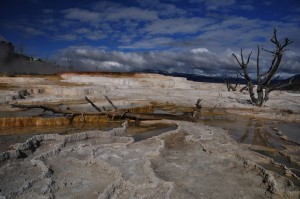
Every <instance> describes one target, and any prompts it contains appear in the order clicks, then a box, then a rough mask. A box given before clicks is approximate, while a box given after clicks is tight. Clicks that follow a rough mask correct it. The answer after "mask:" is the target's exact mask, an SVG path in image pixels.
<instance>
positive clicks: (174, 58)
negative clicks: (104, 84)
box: [56, 46, 300, 76]
mask: <svg viewBox="0 0 300 199" xmlns="http://www.w3.org/2000/svg"><path fill="white" fill-rule="evenodd" d="M250 51H251V49H245V50H244V55H245V56H246V55H248V53H249V52H250ZM232 53H235V54H237V55H238V56H239V53H240V52H239V51H234V50H231V49H227V50H225V51H223V52H222V53H215V52H211V51H209V50H208V49H206V48H201V47H200V48H195V49H192V50H190V51H184V52H182V51H181V52H170V51H160V52H155V51H148V52H120V51H106V50H103V49H98V48H93V47H91V46H73V47H70V48H67V49H62V50H60V52H59V53H58V54H57V55H56V60H58V61H59V62H60V63H61V64H64V65H66V64H67V63H66V62H65V61H66V60H67V56H69V55H70V54H72V57H73V60H72V61H73V63H74V66H76V70H82V71H94V70H98V71H118V72H129V71H145V70H163V71H168V72H180V73H189V74H195V73H197V74H201V75H210V76H234V75H235V74H236V71H237V70H238V69H239V66H238V64H237V63H236V61H235V60H234V58H233V56H232ZM262 55H263V56H262V57H261V65H262V71H264V70H267V69H268V67H269V65H270V63H271V62H270V61H271V57H269V58H268V55H267V54H262ZM269 56H270V55H269ZM285 57H286V58H284V59H283V61H282V68H281V73H282V74H285V75H287V74H290V75H291V74H293V72H295V71H297V72H299V73H300V63H299V57H298V56H295V55H292V54H289V55H286V56H285ZM255 64H256V55H255V53H253V56H252V57H251V61H250V63H249V71H250V73H251V75H254V74H255V70H256V65H255Z"/></svg>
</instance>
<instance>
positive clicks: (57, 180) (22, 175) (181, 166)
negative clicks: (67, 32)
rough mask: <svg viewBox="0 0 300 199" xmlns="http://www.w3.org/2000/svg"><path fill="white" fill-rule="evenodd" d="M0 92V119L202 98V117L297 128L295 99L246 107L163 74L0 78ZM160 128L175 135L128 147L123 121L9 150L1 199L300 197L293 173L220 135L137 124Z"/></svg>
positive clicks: (283, 95) (291, 149)
mask: <svg viewBox="0 0 300 199" xmlns="http://www.w3.org/2000/svg"><path fill="white" fill-rule="evenodd" d="M0 86H1V88H0V89H1V90H2V91H4V92H1V93H0V103H1V105H0V107H1V110H2V111H1V117H2V118H7V117H12V116H13V117H15V116H18V114H23V115H25V116H28V115H27V114H29V115H30V114H36V113H37V112H38V111H37V112H35V111H34V113H33V112H26V111H25V113H24V112H23V113H21V112H20V111H21V109H11V108H10V106H9V104H10V103H22V104H47V105H56V106H60V107H61V108H66V105H68V106H69V107H71V109H75V108H77V110H89V111H95V110H94V109H93V108H91V107H90V106H88V104H87V103H86V102H85V100H84V96H88V97H89V98H90V99H92V100H93V101H94V102H95V103H96V104H97V105H98V106H99V107H103V106H105V107H106V108H108V107H109V106H110V105H109V104H108V103H107V101H106V100H105V98H104V97H103V95H107V96H109V97H110V98H111V99H112V101H113V102H114V103H115V105H116V106H118V107H121V108H122V107H124V108H128V107H137V106H144V105H147V104H149V103H151V102H152V103H153V102H155V103H164V104H166V103H168V104H174V105H177V106H189V107H192V106H194V104H195V103H196V101H197V99H202V106H203V110H206V111H208V112H209V111H210V110H212V109H213V107H215V106H217V108H218V109H226V111H228V113H231V112H232V113H239V114H241V115H248V116H250V117H255V118H262V119H263V118H265V119H266V118H268V119H271V120H274V121H277V120H285V121H288V122H296V123H299V121H300V120H299V119H300V116H299V115H300V114H299V113H300V104H299V98H300V95H299V94H297V93H288V92H283V91H282V92H279V91H278V92H277V91H276V92H273V93H271V96H270V100H269V101H268V102H267V103H266V105H265V106H264V107H260V108H257V107H253V106H251V105H249V104H246V101H247V100H248V98H249V96H248V94H246V93H245V94H243V93H239V92H228V91H227V89H226V86H225V85H223V84H209V83H196V82H189V81H186V80H185V79H183V78H175V77H167V76H161V75H149V74H147V75H146V74H131V75H128V74H127V75H123V76H120V75H114V74H101V75H90V74H89V75H88V74H80V75H78V74H62V75H60V76H51V77H38V78H37V77H36V78H32V77H0ZM21 90H26V91H27V93H28V95H27V94H26V95H25V96H23V95H24V93H26V92H24V91H23V93H19V91H21ZM23 98H25V99H23ZM236 99H238V101H240V102H238V101H237V100H236ZM244 102H245V103H244ZM1 121H2V123H3V121H4V120H1ZM158 123H164V124H169V125H173V126H174V125H175V126H177V128H175V130H174V129H173V130H168V131H166V132H164V133H162V134H160V135H157V136H154V137H152V138H148V139H144V140H143V139H142V140H139V141H135V140H134V138H132V137H131V136H129V134H128V127H127V123H124V125H123V127H120V128H114V129H113V130H110V131H89V132H82V133H77V134H70V135H59V134H42V135H35V136H33V137H32V138H30V139H28V140H27V141H26V142H25V143H21V144H15V145H14V146H12V147H11V150H8V151H6V152H3V153H1V155H0V159H1V163H0V179H1V181H0V198H83V197H86V198H299V197H300V192H299V187H298V186H299V182H300V180H299V177H298V176H297V175H296V174H295V171H294V170H291V169H290V168H289V167H287V166H285V165H282V164H280V163H278V162H276V161H274V160H273V159H272V158H270V157H267V156H265V155H263V154H261V153H257V152H256V151H257V150H250V149H253V148H255V146H251V147H248V146H246V145H241V144H239V143H237V142H236V141H235V140H234V139H233V138H232V137H230V136H229V134H228V132H227V131H226V130H224V129H222V128H217V127H212V126H206V125H204V124H201V123H198V122H189V121H170V120H160V121H145V122H142V123H141V124H140V125H145V126H149V125H157V124H158ZM278 133H279V134H280V132H278ZM281 136H284V135H281ZM283 138H284V137H283ZM0 139H1V137H0ZM298 152H299V146H298V145H297V144H293V145H290V146H285V150H283V151H282V153H283V154H286V155H287V156H288V157H290V158H291V161H292V162H293V163H294V164H296V165H297V164H298V165H299V155H298V154H299V153H298Z"/></svg>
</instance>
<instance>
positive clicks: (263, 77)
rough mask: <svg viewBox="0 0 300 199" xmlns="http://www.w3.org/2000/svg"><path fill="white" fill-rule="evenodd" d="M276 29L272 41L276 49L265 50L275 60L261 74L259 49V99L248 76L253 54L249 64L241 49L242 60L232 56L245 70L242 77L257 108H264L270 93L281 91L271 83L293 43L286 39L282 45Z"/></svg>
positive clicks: (257, 70) (257, 68)
mask: <svg viewBox="0 0 300 199" xmlns="http://www.w3.org/2000/svg"><path fill="white" fill-rule="evenodd" d="M276 31H277V30H276V29H275V28H274V33H273V37H272V39H271V42H272V43H274V44H275V46H276V49H275V50H274V51H269V50H265V49H263V50H264V51H266V52H268V53H271V54H272V55H273V60H272V63H271V66H270V68H269V70H268V71H266V72H264V73H260V63H259V58H260V48H259V46H258V47H257V59H256V81H257V88H256V93H257V97H255V91H254V85H253V81H252V79H251V78H250V76H249V74H248V63H249V60H250V57H251V54H252V51H251V53H250V54H249V55H248V59H247V62H246V63H245V61H244V58H243V50H242V49H241V58H240V60H239V59H238V58H237V56H236V55H235V54H232V55H233V56H234V58H235V59H236V61H237V62H238V64H239V65H240V67H241V68H242V69H243V74H241V73H240V74H241V75H242V77H244V78H245V79H246V80H247V82H248V88H249V94H250V98H251V101H252V103H253V104H254V105H256V106H262V105H263V103H265V102H266V101H267V100H268V99H269V93H270V92H271V91H273V90H277V89H280V88H279V87H280V86H279V87H272V88H270V83H271V80H272V79H273V77H274V75H275V74H276V73H277V71H278V68H279V65H280V62H281V60H282V55H283V52H284V51H286V49H285V48H286V47H287V46H288V45H289V44H291V43H292V41H290V40H289V39H288V38H285V42H284V44H281V43H280V42H279V41H278V39H277V35H276Z"/></svg>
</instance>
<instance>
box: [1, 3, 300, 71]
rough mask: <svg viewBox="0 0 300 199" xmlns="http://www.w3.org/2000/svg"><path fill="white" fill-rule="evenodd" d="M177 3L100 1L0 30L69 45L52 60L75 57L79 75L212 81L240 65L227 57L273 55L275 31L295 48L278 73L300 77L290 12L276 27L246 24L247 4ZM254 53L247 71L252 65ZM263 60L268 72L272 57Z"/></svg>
mask: <svg viewBox="0 0 300 199" xmlns="http://www.w3.org/2000/svg"><path fill="white" fill-rule="evenodd" d="M125 2H126V3H125ZM179 2H180V1H176V0H173V1H160V0H151V1H144V0H135V1H130V3H128V2H127V1H98V2H96V3H86V4H85V5H84V7H81V8H79V7H75V6H74V4H73V5H71V6H70V7H69V8H66V7H64V8H63V10H53V9H51V8H50V9H49V8H43V9H41V15H42V16H41V17H40V18H38V19H31V20H29V19H26V18H25V19H22V20H20V21H18V22H15V23H12V22H7V23H6V24H4V25H3V24H0V26H1V28H2V27H5V28H7V29H9V30H13V31H14V32H20V33H22V34H24V35H27V36H31V37H32V38H34V37H36V36H44V37H45V38H46V39H47V41H48V40H49V41H50V42H53V41H54V42H61V43H60V45H61V44H62V45H66V46H65V47H64V49H62V50H59V51H58V52H57V54H56V58H57V60H60V63H63V64H66V63H65V62H66V61H67V59H66V56H67V54H68V53H71V54H74V56H73V57H74V63H76V66H77V67H78V68H77V69H78V70H95V69H97V70H112V71H130V70H146V69H161V70H168V71H180V72H187V73H193V72H195V73H203V74H204V73H205V74H210V75H213V74H225V73H226V72H225V70H229V72H228V73H231V72H233V73H235V70H236V69H237V65H236V63H235V62H234V60H233V58H232V55H231V54H232V53H238V54H239V50H240V48H243V49H245V53H247V52H250V51H251V50H252V51H253V52H255V51H256V46H257V45H260V46H261V47H264V48H267V49H273V47H274V46H273V45H272V43H271V42H270V38H271V36H272V33H273V32H272V31H273V27H276V28H277V29H278V38H280V39H282V37H283V36H285V37H288V38H290V39H291V40H293V41H294V44H293V45H291V46H290V49H291V50H292V51H293V52H294V53H295V55H291V54H287V56H286V57H285V58H284V65H283V66H282V70H283V71H284V72H285V73H286V74H288V73H292V71H295V72H299V69H298V68H299V62H300V58H299V56H300V55H299V52H300V46H299V45H297V44H298V43H300V37H299V36H298V35H299V34H300V28H299V24H298V21H299V20H297V19H298V18H299V16H298V15H295V13H293V12H290V13H289V14H288V16H285V17H282V18H280V20H277V19H276V16H275V15H272V17H273V16H275V18H274V20H270V19H264V18H260V17H259V16H257V17H249V16H250V15H248V14H249V13H250V12H252V11H254V10H256V9H258V7H255V5H254V4H253V3H251V2H252V1H240V0H227V1H219V0H187V1H186V3H185V4H181V3H179ZM270 3H272V2H271V1H266V2H263V3H262V4H261V7H264V6H265V8H267V7H266V5H268V6H272V5H270ZM182 5H184V6H182ZM236 10H242V11H243V12H245V14H244V15H240V14H241V13H242V12H234V11H236ZM237 15H239V16H237ZM269 18H271V16H269ZM3 29H4V28H3ZM0 39H1V37H0ZM45 41H46V40H45ZM51 45H52V44H51ZM68 45H70V47H67V46H68ZM76 46H77V47H76ZM100 46H102V47H103V46H104V47H103V48H102V47H101V49H100V48H98V47H100ZM103 49H105V50H103ZM286 53H288V52H286ZM254 54H255V53H253V61H251V65H255V56H254ZM263 56H264V57H265V58H263V59H262V61H263V60H264V62H262V65H263V69H266V68H267V67H268V63H269V61H270V59H271V58H268V57H270V55H268V54H267V55H263ZM253 69H255V67H253ZM251 70H252V68H251Z"/></svg>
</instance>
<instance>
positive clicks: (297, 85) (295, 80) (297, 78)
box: [142, 70, 300, 91]
mask: <svg viewBox="0 0 300 199" xmlns="http://www.w3.org/2000/svg"><path fill="white" fill-rule="evenodd" d="M142 72H144V73H156V74H162V75H169V76H173V77H185V78H187V80H190V81H195V82H211V83H224V80H226V81H228V82H230V83H231V84H235V83H236V82H238V83H239V84H246V83H247V81H246V80H245V79H242V78H238V79H236V78H232V77H231V78H224V77H210V76H204V75H196V74H186V73H168V72H166V71H161V70H145V71H142ZM291 79H292V82H291V83H292V84H291V85H287V86H284V87H283V88H282V90H292V91H300V74H297V75H294V76H292V77H289V78H287V79H283V80H282V79H281V80H276V81H274V82H273V83H274V84H278V85H283V84H287V83H289V82H290V80H291Z"/></svg>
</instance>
